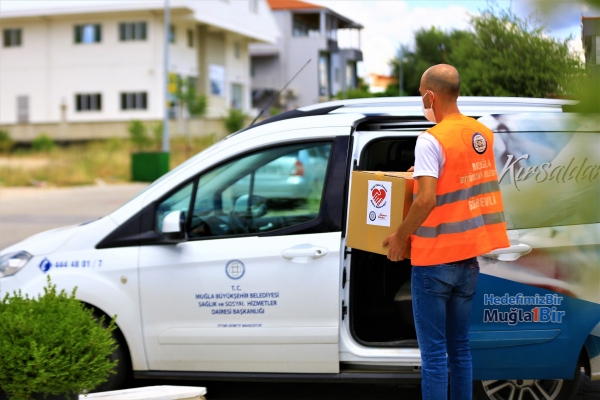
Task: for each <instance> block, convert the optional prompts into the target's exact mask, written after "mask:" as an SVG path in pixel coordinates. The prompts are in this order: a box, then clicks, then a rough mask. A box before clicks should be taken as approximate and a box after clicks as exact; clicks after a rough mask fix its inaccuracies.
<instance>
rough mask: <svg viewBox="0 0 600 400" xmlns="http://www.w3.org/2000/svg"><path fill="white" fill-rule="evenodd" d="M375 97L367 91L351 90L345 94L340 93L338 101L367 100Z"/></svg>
mask: <svg viewBox="0 0 600 400" xmlns="http://www.w3.org/2000/svg"><path fill="white" fill-rule="evenodd" d="M374 96H375V95H374V94H373V93H371V92H369V91H368V90H365V89H350V90H346V91H345V92H339V93H338V95H337V98H338V99H366V98H369V97H374Z"/></svg>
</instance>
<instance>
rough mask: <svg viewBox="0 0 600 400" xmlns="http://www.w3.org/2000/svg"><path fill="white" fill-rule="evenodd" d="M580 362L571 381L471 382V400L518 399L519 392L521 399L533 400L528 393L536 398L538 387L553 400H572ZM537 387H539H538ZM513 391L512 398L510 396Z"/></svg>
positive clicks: (576, 387)
mask: <svg viewBox="0 0 600 400" xmlns="http://www.w3.org/2000/svg"><path fill="white" fill-rule="evenodd" d="M581 367H582V363H581V360H579V361H578V362H577V368H575V374H574V375H573V379H554V380H552V379H538V380H497V381H473V399H475V400H509V399H513V398H514V399H519V398H520V397H519V395H520V393H521V392H524V393H523V395H524V396H523V399H534V398H535V397H532V396H531V395H530V394H529V393H530V392H528V391H529V390H533V391H534V393H535V394H536V395H537V397H538V398H541V399H542V398H545V397H544V396H543V395H541V392H540V390H539V387H541V388H543V389H544V390H545V391H546V393H547V394H548V395H549V397H550V398H551V399H553V400H572V399H574V398H575V394H576V393H577V389H578V388H579V383H580V381H581ZM500 386H505V388H504V389H501V390H499V391H497V392H495V393H492V394H488V393H489V392H490V391H492V390H493V389H495V388H498V387H500ZM538 386H539V387H538ZM512 390H514V395H513V397H511V396H510V394H511V391H512Z"/></svg>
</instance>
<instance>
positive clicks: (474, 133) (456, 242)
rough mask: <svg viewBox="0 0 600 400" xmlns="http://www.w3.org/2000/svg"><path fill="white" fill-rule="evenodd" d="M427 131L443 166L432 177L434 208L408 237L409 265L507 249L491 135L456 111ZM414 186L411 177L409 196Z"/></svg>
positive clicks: (485, 129) (459, 258) (435, 262)
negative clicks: (437, 145) (434, 179)
mask: <svg viewBox="0 0 600 400" xmlns="http://www.w3.org/2000/svg"><path fill="white" fill-rule="evenodd" d="M428 132H429V133H430V134H431V135H432V136H434V137H435V138H436V139H437V140H438V141H439V143H440V145H441V146H442V150H443V152H444V156H445V159H446V164H445V166H444V171H443V172H442V175H441V176H440V177H439V179H438V180H437V187H436V207H435V208H434V209H433V211H432V212H431V214H430V215H429V216H428V217H427V219H426V220H425V222H423V224H422V225H421V227H419V228H418V229H417V230H416V231H415V233H414V234H413V235H412V236H411V246H412V251H411V262H412V264H413V265H419V266H427V265H435V264H444V263H448V262H454V261H459V260H464V259H468V258H471V257H474V256H479V255H481V254H485V253H488V252H490V251H492V250H494V249H497V248H501V247H508V246H509V242H508V237H507V234H506V223H505V221H504V208H503V206H502V196H501V193H500V187H499V185H498V180H497V172H496V165H495V160H494V154H493V141H494V138H493V133H492V132H491V131H490V130H489V129H488V128H487V127H485V126H484V125H483V124H481V123H479V122H477V121H475V120H474V119H472V118H469V117H465V116H463V115H459V114H456V115H453V116H449V117H446V118H444V120H443V121H442V122H441V123H439V124H438V125H436V126H435V127H433V128H432V129H430V130H429V131H428ZM475 139H477V143H476V140H475ZM418 187H419V185H418V180H417V182H415V196H416V193H418Z"/></svg>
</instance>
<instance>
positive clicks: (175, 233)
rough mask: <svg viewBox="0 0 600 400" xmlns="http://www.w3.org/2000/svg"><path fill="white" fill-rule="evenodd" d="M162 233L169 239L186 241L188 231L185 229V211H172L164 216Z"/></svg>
mask: <svg viewBox="0 0 600 400" xmlns="http://www.w3.org/2000/svg"><path fill="white" fill-rule="evenodd" d="M161 232H162V234H163V235H164V236H165V238H166V239H167V240H168V241H177V242H180V241H184V240H187V232H186V230H185V212H183V211H171V212H170V213H168V214H167V215H165V217H164V218H163V222H162V229H161Z"/></svg>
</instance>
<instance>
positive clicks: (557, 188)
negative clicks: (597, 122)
mask: <svg viewBox="0 0 600 400" xmlns="http://www.w3.org/2000/svg"><path fill="white" fill-rule="evenodd" d="M494 152H495V156H496V168H497V170H498V179H499V181H500V189H501V191H502V198H503V201H504V210H505V213H506V217H507V223H508V228H509V229H524V228H541V227H551V226H564V225H579V224H593V223H598V222H600V202H598V198H599V197H600V177H599V173H600V159H599V157H600V134H598V133H595V132H535V131H532V132H509V131H508V130H506V131H504V132H502V131H500V132H498V133H496V134H495V142H494Z"/></svg>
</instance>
